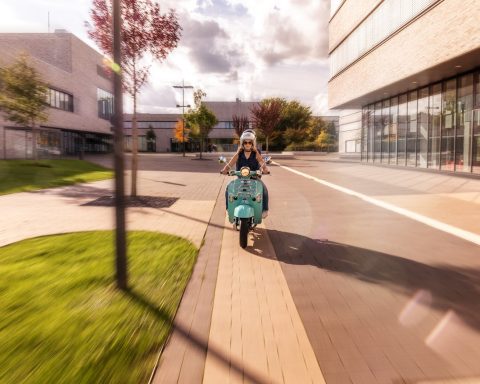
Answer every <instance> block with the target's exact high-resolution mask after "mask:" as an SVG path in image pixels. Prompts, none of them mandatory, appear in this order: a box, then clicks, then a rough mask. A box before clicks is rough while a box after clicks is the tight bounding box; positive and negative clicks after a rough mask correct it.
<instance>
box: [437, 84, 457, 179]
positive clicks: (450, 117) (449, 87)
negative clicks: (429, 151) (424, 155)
mask: <svg viewBox="0 0 480 384" xmlns="http://www.w3.org/2000/svg"><path fill="white" fill-rule="evenodd" d="M443 88H444V90H443V96H442V99H443V105H442V147H441V157H440V167H441V169H445V170H448V171H454V170H455V165H454V149H455V115H456V110H457V108H456V105H455V104H456V96H457V80H456V79H452V80H449V81H446V82H444V84H443Z"/></svg>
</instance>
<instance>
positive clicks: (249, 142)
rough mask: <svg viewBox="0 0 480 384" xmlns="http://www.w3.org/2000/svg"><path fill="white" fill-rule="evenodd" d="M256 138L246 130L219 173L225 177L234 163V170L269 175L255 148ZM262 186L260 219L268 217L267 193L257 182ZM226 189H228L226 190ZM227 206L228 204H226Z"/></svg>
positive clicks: (251, 131)
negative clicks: (230, 157) (235, 149)
mask: <svg viewBox="0 0 480 384" xmlns="http://www.w3.org/2000/svg"><path fill="white" fill-rule="evenodd" d="M256 144H257V142H256V136H255V133H254V131H253V130H251V129H247V130H245V131H244V132H243V133H242V135H241V136H240V146H239V147H238V150H237V153H235V155H234V156H233V157H232V159H231V160H230V161H229V162H228V163H227V164H226V165H225V167H223V169H222V170H221V172H220V173H222V174H224V175H226V174H228V171H229V170H230V169H231V168H232V165H233V164H234V163H236V168H235V169H236V170H237V171H238V170H240V169H241V168H242V167H249V168H250V170H251V171H258V170H261V171H262V172H263V173H266V174H268V173H270V172H269V170H268V168H267V165H266V164H265V161H264V160H263V158H262V156H261V155H260V152H259V150H258V149H257V146H256ZM259 181H260V182H261V183H262V185H263V199H262V210H263V212H262V218H266V217H267V216H268V191H267V187H266V186H265V184H264V183H263V182H262V181H261V180H259ZM227 189H228V188H227ZM227 198H228V197H227V190H225V200H226V201H227ZM227 205H228V202H227Z"/></svg>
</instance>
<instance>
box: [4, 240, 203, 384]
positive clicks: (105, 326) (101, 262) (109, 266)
mask: <svg viewBox="0 0 480 384" xmlns="http://www.w3.org/2000/svg"><path fill="white" fill-rule="evenodd" d="M128 244H129V256H128V260H129V286H130V292H122V291H119V290H117V289H115V286H114V282H113V279H114V278H113V275H114V254H113V233H112V232H111V231H96V232H80V233H72V234H63V235H54V236H45V237H38V238H34V239H29V240H25V241H21V242H18V243H15V244H11V245H8V246H5V247H1V248H0V276H1V279H0V303H1V304H0V340H1V342H0V383H42V384H43V383H76V384H77V383H102V384H103V383H115V384H116V383H146V382H147V381H148V378H149V376H150V374H151V372H152V369H153V367H154V365H155V362H156V359H157V357H158V353H159V351H160V349H161V346H162V345H163V344H164V342H165V340H166V338H167V335H168V333H169V330H170V321H171V319H172V318H173V317H174V315H175V312H176V310H177V307H178V304H179V302H180V299H181V296H182V294H183V291H184V288H185V286H186V283H187V281H188V279H189V278H190V275H191V271H192V269H193V265H194V262H195V260H196V256H197V252H198V251H197V249H196V248H195V246H194V245H192V244H191V243H190V242H188V241H187V240H184V239H181V238H178V237H175V236H171V235H166V234H159V233H153V232H140V231H139V232H131V233H129V237H128Z"/></svg>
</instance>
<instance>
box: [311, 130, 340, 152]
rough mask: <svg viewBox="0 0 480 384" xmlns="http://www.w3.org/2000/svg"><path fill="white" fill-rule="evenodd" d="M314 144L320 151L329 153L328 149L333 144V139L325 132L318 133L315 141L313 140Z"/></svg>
mask: <svg viewBox="0 0 480 384" xmlns="http://www.w3.org/2000/svg"><path fill="white" fill-rule="evenodd" d="M315 143H316V144H317V145H318V146H319V147H320V148H321V149H322V150H324V149H325V148H326V149H327V152H329V150H330V148H331V147H332V146H333V145H334V144H335V137H334V136H333V135H331V134H330V133H328V132H327V131H326V130H325V131H322V132H320V134H319V135H318V137H317V139H316V140H315Z"/></svg>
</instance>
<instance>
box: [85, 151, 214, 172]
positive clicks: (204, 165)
mask: <svg viewBox="0 0 480 384" xmlns="http://www.w3.org/2000/svg"><path fill="white" fill-rule="evenodd" d="M217 159H218V157H214V158H207V159H202V160H199V159H197V158H195V157H193V156H192V155H188V156H186V157H183V156H182V155H181V154H140V155H139V156H138V170H139V171H168V172H199V173H220V170H221V169H222V167H223V164H219V163H218V161H217ZM85 160H87V161H90V162H92V163H95V164H98V165H101V166H103V167H107V168H110V169H113V156H112V155H101V156H98V155H89V156H87V157H86V158H85ZM196 160H197V161H196ZM130 168H131V156H130V155H129V154H126V155H125V170H127V171H128V170H129V169H130Z"/></svg>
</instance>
